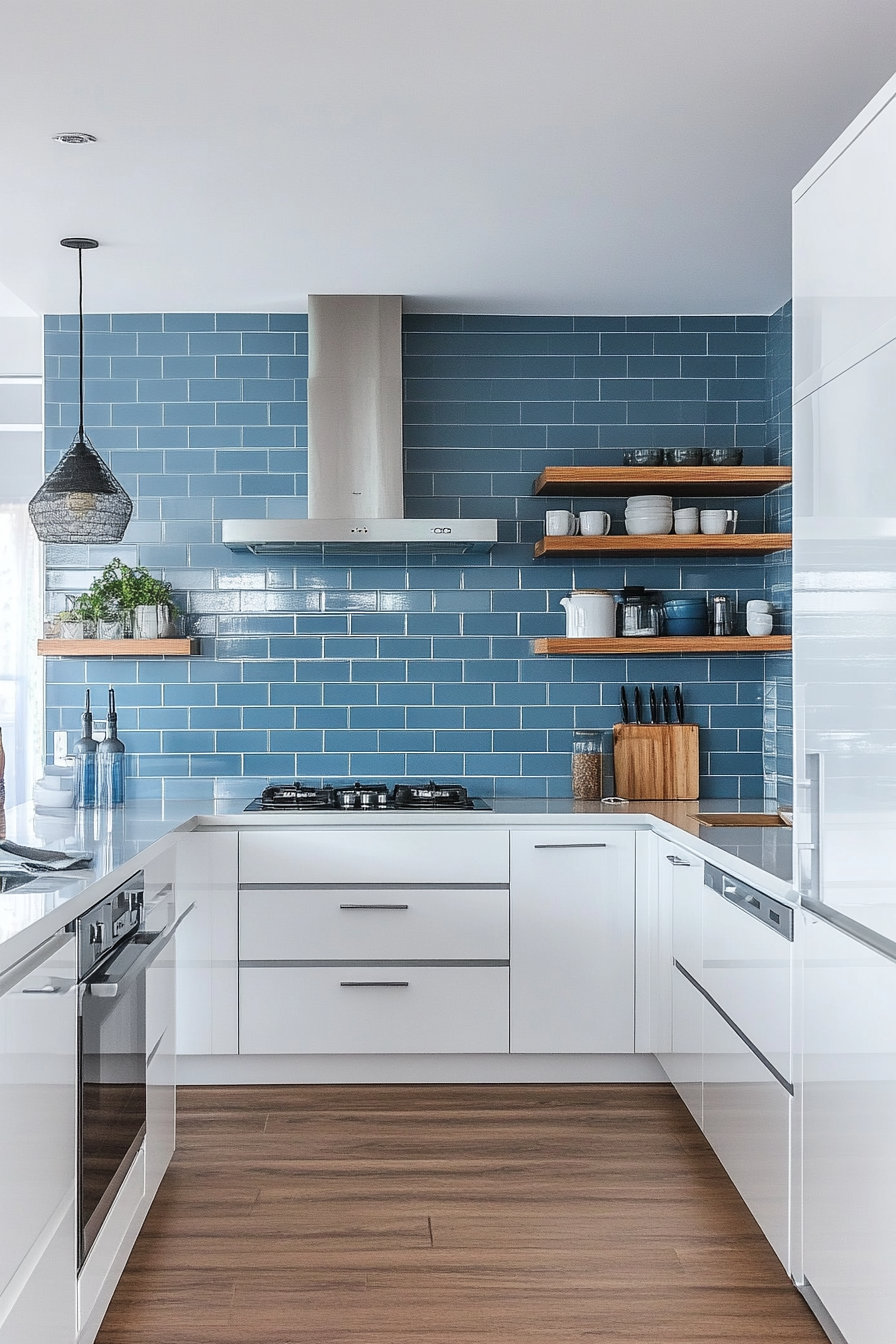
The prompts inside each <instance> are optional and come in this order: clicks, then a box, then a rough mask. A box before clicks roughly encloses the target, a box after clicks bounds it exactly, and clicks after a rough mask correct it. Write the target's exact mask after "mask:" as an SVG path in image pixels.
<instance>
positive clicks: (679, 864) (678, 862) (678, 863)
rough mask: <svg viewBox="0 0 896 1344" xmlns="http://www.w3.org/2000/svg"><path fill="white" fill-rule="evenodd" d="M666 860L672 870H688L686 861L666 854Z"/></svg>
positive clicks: (674, 855)
mask: <svg viewBox="0 0 896 1344" xmlns="http://www.w3.org/2000/svg"><path fill="white" fill-rule="evenodd" d="M666 858H667V859H668V860H669V862H670V863H671V864H672V866H673V867H674V868H690V866H691V865H690V864H689V863H688V861H687V859H680V858H679V857H678V855H677V854H667V855H666Z"/></svg>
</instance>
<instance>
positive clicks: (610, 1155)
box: [98, 1084, 825, 1344]
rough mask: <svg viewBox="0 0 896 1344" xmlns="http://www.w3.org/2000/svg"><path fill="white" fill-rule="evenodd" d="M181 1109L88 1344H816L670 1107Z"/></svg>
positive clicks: (320, 1092) (578, 1089) (486, 1090)
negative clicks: (139, 1224) (174, 1139)
mask: <svg viewBox="0 0 896 1344" xmlns="http://www.w3.org/2000/svg"><path fill="white" fill-rule="evenodd" d="M179 1101H180V1109H179V1137H178V1150H177V1153H176V1154H175V1157H174V1161H173V1162H172V1165H171V1167H170V1169H169V1171H168V1174H167V1175H166V1177H165V1180H164V1182H163V1184H162V1187H161V1190H160V1191H159V1195H158V1198H157V1199H156V1202H155V1204H154V1206H153V1208H152V1210H151V1212H150V1214H149V1217H148V1219H147V1221H146V1224H145V1226H144V1228H143V1231H142V1232H141V1235H140V1238H139V1240H138V1242H137V1244H136V1246H135V1248H134V1251H133V1254H132V1256H131V1259H130V1261H129V1263H128V1266H127V1268H126V1270H125V1273H124V1275H123V1277H122V1279H121V1282H120V1284H119V1286H118V1290H117V1292H116V1294H115V1297H114V1298H113V1300H112V1303H111V1305H110V1307H109V1311H108V1313H107V1315H106V1319H105V1322H104V1323H103V1326H102V1329H101V1330H100V1333H99V1336H98V1344H410V1341H411V1340H413V1341H421V1342H422V1344H461V1342H463V1344H535V1342H536V1341H537V1342H538V1344H568V1342H569V1341H573V1340H590V1341H595V1340H597V1341H602V1344H623V1341H626V1342H627V1344H632V1342H637V1344H698V1341H699V1342H701V1344H723V1342H724V1344H758V1342H760V1341H761V1342H762V1344H777V1342H778V1341H781V1344H784V1342H785V1341H786V1342H787V1344H825V1336H824V1335H823V1333H822V1331H821V1329H820V1327H819V1326H818V1325H817V1323H816V1322H815V1320H814V1318H813V1317H812V1315H811V1314H810V1312H809V1310H808V1308H807V1307H806V1306H805V1304H804V1302H803V1300H802V1298H801V1297H800V1296H799V1294H798V1293H797V1292H796V1290H795V1289H794V1288H793V1286H792V1285H791V1283H790V1282H789V1280H788V1279H787V1276H786V1275H785V1273H784V1271H783V1269H782V1268H781V1266H780V1264H779V1263H778V1261H777V1260H776V1258H775V1256H774V1255H773V1253H772V1251H771V1249H770V1248H769V1247H768V1245H767V1243H766V1242H765V1240H764V1239H763V1237H762V1235H761V1233H760V1232H759V1229H758V1228H757V1226H756V1224H755V1223H754V1222H753V1219H752V1218H751V1216H750V1214H749V1213H748V1211H747V1209H746V1207H745V1206H744V1204H743V1202H742V1201H741V1199H740V1197H739V1195H738V1194H737V1192H736V1191H735V1189H734V1187H733V1186H732V1185H731V1183H730V1181H729V1180H728V1178H727V1176H726V1175H725V1173H724V1172H723V1170H722V1168H721V1166H720V1165H719V1163H718V1162H717V1160H716V1158H715V1156H714V1155H713V1153H712V1151H711V1149H710V1148H709V1147H708V1145H707V1144H706V1142H705V1141H704V1139H703V1136H702V1135H701V1134H700V1132H699V1131H698V1130H697V1128H696V1127H695V1125H694V1123H693V1121H692V1120H691V1118H690V1116H689V1115H688V1113H687V1111H686V1110H685V1108H684V1107H683V1105H682V1104H681V1102H680V1101H679V1100H678V1097H677V1096H676V1094H675V1092H674V1091H673V1090H672V1088H671V1087H668V1086H662V1085H653V1084H639V1085H631V1086H629V1085H624V1086H615V1085H614V1086H607V1085H572V1086H570V1085H567V1086H541V1085H539V1086H533V1085H527V1086H515V1085H514V1086H507V1085H502V1086H414V1087H409V1086H389V1087H383V1086H377V1087H370V1086H357V1087H240V1088H184V1089H182V1090H181V1091H180V1093H179Z"/></svg>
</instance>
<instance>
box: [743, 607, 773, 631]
mask: <svg viewBox="0 0 896 1344" xmlns="http://www.w3.org/2000/svg"><path fill="white" fill-rule="evenodd" d="M774 623H775V618H774V616H773V615H772V614H771V612H770V611H769V612H765V611H756V612H747V634H748V635H770V634H771V632H772V626H773V625H774Z"/></svg>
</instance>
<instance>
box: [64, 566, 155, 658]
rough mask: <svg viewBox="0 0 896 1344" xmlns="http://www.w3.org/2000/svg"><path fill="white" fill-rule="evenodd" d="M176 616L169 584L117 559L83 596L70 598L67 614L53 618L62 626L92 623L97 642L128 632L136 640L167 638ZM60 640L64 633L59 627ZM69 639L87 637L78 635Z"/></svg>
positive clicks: (66, 633) (88, 635) (86, 637)
mask: <svg viewBox="0 0 896 1344" xmlns="http://www.w3.org/2000/svg"><path fill="white" fill-rule="evenodd" d="M177 615H178V611H177V607H176V606H175V605H174V601H173V599H172V595H171V584H170V583H166V582H165V580H164V579H156V578H154V577H153V576H152V574H150V572H149V570H148V569H146V568H145V566H143V565H138V566H137V567H136V568H132V567H131V566H130V565H126V564H125V563H124V561H123V560H119V559H118V558H117V557H116V558H115V559H114V560H112V561H111V562H110V563H109V564H108V565H106V566H105V568H104V569H103V571H102V573H101V574H100V575H99V577H98V578H96V579H94V581H93V583H92V584H91V585H90V587H89V588H88V589H87V591H86V592H85V593H81V594H80V596H78V597H76V598H74V599H73V600H72V604H71V611H70V612H64V613H61V614H60V616H58V617H56V618H55V619H57V620H61V621H63V622H64V623H65V622H68V623H76V622H81V623H82V625H84V626H85V627H86V626H87V625H89V624H91V623H92V629H93V631H98V633H99V637H100V638H101V639H124V638H127V637H128V636H129V635H130V634H131V633H132V630H131V625H132V623H133V634H134V637H135V638H137V639H158V638H163V639H165V638H170V637H171V635H173V634H174V621H175V617H176V616H177ZM60 633H61V634H62V636H63V637H66V636H67V635H68V631H67V630H64V629H62V628H60ZM70 637H72V638H82V639H88V638H91V637H92V635H91V634H82V633H80V632H79V634H78V635H76V636H70Z"/></svg>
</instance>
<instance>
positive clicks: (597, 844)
mask: <svg viewBox="0 0 896 1344" xmlns="http://www.w3.org/2000/svg"><path fill="white" fill-rule="evenodd" d="M634 853H635V838H634V834H633V832H632V831H623V830H610V829H605V828H603V827H601V828H597V827H594V828H587V829H586V828H584V827H582V828H578V827H577V828H576V830H575V832H567V831H563V830H561V829H560V828H554V829H550V830H548V829H545V830H531V831H530V830H526V831H517V832H514V833H513V834H512V836H511V860H510V871H511V885H510V1048H511V1051H512V1052H513V1053H515V1054H525V1053H532V1054H565V1053H575V1054H605V1053H614V1052H624V1053H629V1052H632V1051H633V1050H634V1044H635V1041H634V1031H635V1028H634V1022H635V975H634V965H635V963H634V954H635V946H634V944H635V871H634Z"/></svg>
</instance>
